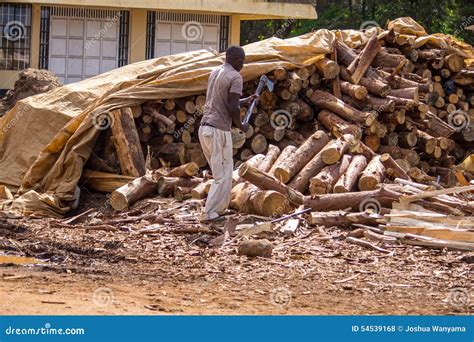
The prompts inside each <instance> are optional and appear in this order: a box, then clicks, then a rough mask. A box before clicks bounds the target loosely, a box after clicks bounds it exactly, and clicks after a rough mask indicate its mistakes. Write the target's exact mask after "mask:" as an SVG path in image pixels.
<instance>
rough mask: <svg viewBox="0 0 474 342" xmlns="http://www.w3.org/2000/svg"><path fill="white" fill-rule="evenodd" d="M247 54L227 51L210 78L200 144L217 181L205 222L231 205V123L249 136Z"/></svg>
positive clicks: (234, 48)
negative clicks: (244, 111) (243, 110)
mask: <svg viewBox="0 0 474 342" xmlns="http://www.w3.org/2000/svg"><path fill="white" fill-rule="evenodd" d="M244 60H245V52H244V49H242V48H241V47H239V46H231V47H229V48H228V49H227V51H226V61H225V63H224V64H223V65H221V66H220V67H218V68H217V69H216V70H214V71H213V72H212V73H211V75H210V76H209V80H208V86H207V94H206V104H205V106H204V114H203V117H202V120H201V127H199V141H200V143H201V147H202V150H203V152H204V155H205V156H206V159H207V163H208V164H209V166H210V168H211V171H212V176H213V177H214V181H213V183H212V185H211V189H210V190H209V194H208V196H207V201H206V206H205V208H204V212H203V214H202V216H201V221H202V222H211V221H218V220H220V219H222V215H223V214H224V212H225V211H226V209H227V207H228V206H229V203H230V192H231V190H232V171H233V160H232V136H231V133H230V128H231V126H232V123H234V125H235V126H236V127H238V128H239V129H241V130H242V131H244V132H246V131H247V129H248V124H242V122H241V120H240V104H243V103H249V102H250V101H252V100H253V99H254V98H255V95H252V96H249V97H247V98H244V99H240V97H241V96H242V88H243V79H242V76H241V75H240V73H239V71H240V70H242V67H243V65H244Z"/></svg>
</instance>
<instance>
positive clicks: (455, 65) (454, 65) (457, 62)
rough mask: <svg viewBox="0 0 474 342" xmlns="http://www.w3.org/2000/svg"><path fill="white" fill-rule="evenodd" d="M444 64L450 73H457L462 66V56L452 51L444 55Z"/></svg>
mask: <svg viewBox="0 0 474 342" xmlns="http://www.w3.org/2000/svg"><path fill="white" fill-rule="evenodd" d="M444 66H445V67H447V68H448V69H449V71H451V72H452V73H457V72H459V71H461V69H462V68H463V67H464V58H463V57H461V56H460V55H458V54H456V53H452V54H450V55H448V56H446V57H444Z"/></svg>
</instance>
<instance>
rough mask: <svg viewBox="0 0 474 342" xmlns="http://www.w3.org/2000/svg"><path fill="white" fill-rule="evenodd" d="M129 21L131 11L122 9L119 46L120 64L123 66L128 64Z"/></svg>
mask: <svg viewBox="0 0 474 342" xmlns="http://www.w3.org/2000/svg"><path fill="white" fill-rule="evenodd" d="M129 22H130V12H128V11H120V23H119V44H118V45H119V46H118V66H119V67H122V66H124V65H127V64H128V45H129V44H128V43H129V30H130V27H129Z"/></svg>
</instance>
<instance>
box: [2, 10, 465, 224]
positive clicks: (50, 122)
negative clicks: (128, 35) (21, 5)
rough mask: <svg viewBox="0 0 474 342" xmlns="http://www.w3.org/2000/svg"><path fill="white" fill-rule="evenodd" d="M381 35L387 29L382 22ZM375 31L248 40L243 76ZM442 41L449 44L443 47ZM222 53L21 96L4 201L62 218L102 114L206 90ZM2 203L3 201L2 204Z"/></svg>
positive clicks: (5, 148)
mask: <svg viewBox="0 0 474 342" xmlns="http://www.w3.org/2000/svg"><path fill="white" fill-rule="evenodd" d="M389 28H392V29H394V30H395V32H398V33H400V34H401V35H403V36H404V37H405V36H406V39H407V41H409V42H410V43H411V44H414V45H416V46H422V45H424V44H426V43H428V42H429V43H430V44H433V45H436V46H442V47H444V46H448V47H450V48H452V49H453V51H454V52H457V53H459V54H461V55H462V56H464V57H465V58H466V60H468V61H469V60H471V59H474V53H473V48H472V47H471V46H470V45H467V44H464V43H462V42H459V41H457V40H455V39H454V38H452V37H450V36H446V35H427V34H426V32H425V31H424V29H423V27H421V26H420V25H419V24H418V23H416V22H415V21H413V20H412V19H411V18H399V19H396V20H394V21H392V22H390V23H389ZM371 30H377V32H378V34H379V37H382V36H383V35H385V34H386V33H387V31H385V32H383V31H382V30H381V29H380V28H373V29H371ZM370 35H371V33H370V32H366V33H363V32H360V31H353V30H346V31H328V30H318V31H316V32H311V33H307V34H304V35H302V36H299V37H295V38H290V39H285V40H282V39H279V38H269V39H266V40H264V41H261V42H256V43H253V44H249V45H246V46H245V47H244V49H245V52H246V64H245V66H244V68H243V70H242V72H241V73H242V76H243V77H244V80H250V79H253V78H256V77H259V76H260V75H262V74H265V73H268V72H270V71H272V70H273V69H275V68H277V67H285V68H288V69H293V68H299V67H302V66H305V65H310V64H312V63H314V62H316V61H318V60H319V59H321V58H322V57H323V56H324V55H325V54H328V53H330V52H331V51H332V49H333V44H334V41H335V39H336V37H340V38H341V39H343V40H344V41H345V42H346V43H347V44H349V45H350V46H353V47H357V46H360V45H361V44H364V43H365V42H366V41H367V40H368V38H369V37H370ZM443 44H444V45H443ZM222 62H223V54H220V55H217V56H216V55H214V54H213V53H212V52H209V51H207V50H200V51H193V52H188V53H182V54H178V55H172V56H166V57H161V58H157V59H153V60H147V61H142V62H138V63H134V64H131V65H127V66H125V67H122V68H119V69H115V70H112V71H110V72H107V73H105V74H101V75H98V76H96V77H93V78H89V79H87V80H84V81H82V82H78V83H74V84H71V85H66V86H63V87H60V88H57V89H54V90H52V91H50V92H48V93H45V94H40V95H36V96H33V97H30V98H27V99H24V100H22V101H19V102H18V103H17V104H16V105H15V107H14V108H13V109H12V110H11V111H9V112H8V113H7V114H6V115H5V117H3V118H1V119H0V184H3V185H6V186H7V187H8V188H10V190H12V191H17V193H18V194H19V195H21V196H20V197H17V198H16V199H15V200H14V201H13V204H12V202H11V201H8V202H4V207H5V208H9V209H15V210H16V211H20V212H21V213H23V214H32V213H35V214H38V215H46V216H61V215H63V214H65V213H66V212H67V211H68V210H69V209H70V208H69V205H70V203H71V202H72V201H73V200H74V190H75V187H76V185H77V183H78V181H79V179H80V177H81V175H82V170H83V167H84V165H85V163H86V161H87V159H88V158H89V156H90V153H91V151H92V148H93V146H94V144H95V141H96V139H97V137H98V135H99V133H100V131H99V130H97V129H96V128H95V127H94V125H93V122H94V119H95V118H96V117H97V115H98V114H101V113H104V112H107V111H110V110H112V109H116V108H121V107H128V106H133V105H137V104H140V103H142V102H144V101H148V100H160V99H167V98H177V97H184V96H189V95H194V94H199V93H202V92H205V90H206V84H207V78H208V76H209V74H210V72H211V71H212V70H213V68H215V67H217V66H218V65H220V64H221V63H222ZM1 208H2V205H1V204H0V209H1Z"/></svg>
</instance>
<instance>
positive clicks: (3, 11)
mask: <svg viewBox="0 0 474 342" xmlns="http://www.w3.org/2000/svg"><path fill="white" fill-rule="evenodd" d="M0 34H1V40H0V70H22V69H25V68H28V67H29V66H30V45H31V6H30V5H13V4H0Z"/></svg>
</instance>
